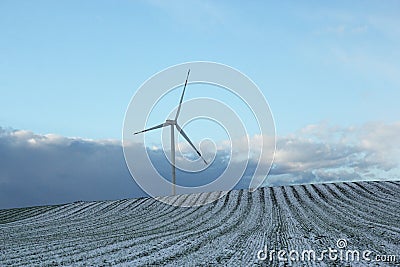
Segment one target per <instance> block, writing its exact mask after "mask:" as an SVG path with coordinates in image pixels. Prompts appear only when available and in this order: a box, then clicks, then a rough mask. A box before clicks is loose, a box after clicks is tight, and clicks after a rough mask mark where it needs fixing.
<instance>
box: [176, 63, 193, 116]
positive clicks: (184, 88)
mask: <svg viewBox="0 0 400 267" xmlns="http://www.w3.org/2000/svg"><path fill="white" fill-rule="evenodd" d="M189 73H190V69H189V70H188V73H187V76H186V81H185V86H184V87H183V91H182V95H181V100H180V101H179V106H178V110H177V111H176V115H175V121H176V120H177V119H178V116H179V113H180V112H181V106H182V102H183V95H184V94H185V90H186V85H187V82H188V79H189Z"/></svg>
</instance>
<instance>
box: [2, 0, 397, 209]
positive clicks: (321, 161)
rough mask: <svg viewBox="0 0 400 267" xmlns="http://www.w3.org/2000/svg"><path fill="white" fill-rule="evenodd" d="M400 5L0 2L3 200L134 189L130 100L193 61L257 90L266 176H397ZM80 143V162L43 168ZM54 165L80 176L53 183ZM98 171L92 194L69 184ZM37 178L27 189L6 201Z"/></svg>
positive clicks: (124, 193) (17, 202)
mask: <svg viewBox="0 0 400 267" xmlns="http://www.w3.org/2000/svg"><path fill="white" fill-rule="evenodd" d="M399 11H400V2H399V1H351V2H349V1H335V2H330V3H327V2H323V3H322V2H319V1H303V2H298V1H286V2H284V3H283V2H272V1H253V2H251V3H247V4H246V5H244V4H243V3H241V2H238V1H123V0H121V1H40V0H37V1H20V0H18V1H7V0H1V1H0V32H1V33H2V34H1V35H2V37H1V41H0V96H1V97H0V127H1V131H0V132H1V135H0V137H1V142H0V144H1V146H2V147H0V153H2V154H0V156H1V158H2V160H1V162H2V163H1V165H2V166H1V170H0V171H1V172H0V175H1V176H0V184H1V183H2V184H1V188H2V189H0V190H2V191H3V192H2V195H3V196H6V195H7V197H3V198H2V199H0V200H1V202H0V204H1V205H0V208H2V207H13V206H26V205H38V204H46V203H59V202H62V201H73V200H76V199H83V198H85V197H86V198H88V199H104V198H119V197H133V196H137V195H140V194H141V193H143V192H141V191H140V189H139V188H137V186H136V185H135V184H134V183H133V182H132V181H133V180H132V179H130V178H129V172H128V171H127V169H126V166H125V165H124V162H123V155H122V154H121V151H122V149H121V148H120V140H121V135H122V124H123V120H124V115H125V111H126V108H127V106H128V104H129V102H130V99H131V98H132V96H133V95H134V94H135V92H136V91H137V90H138V88H139V87H140V86H141V85H142V84H143V83H144V82H145V81H146V80H147V79H148V78H149V77H151V76H152V75H154V74H156V73H157V72H159V71H161V70H163V69H165V68H167V67H169V66H172V65H175V64H179V63H183V62H189V61H212V62H219V63H223V64H226V65H229V66H232V67H233V68H236V69H238V70H240V71H241V72H243V73H244V74H246V75H247V76H248V77H250V78H251V79H252V80H253V81H254V82H255V83H256V84H257V85H258V87H259V88H260V90H261V91H262V92H263V94H264V95H265V97H266V99H267V100H268V103H269V105H270V108H271V111H272V113H273V116H274V120H275V127H276V135H277V158H276V164H275V165H274V166H273V169H272V171H271V172H272V173H273V174H275V176H273V177H272V178H274V177H278V178H275V179H277V180H280V179H283V178H282V176H285V177H286V176H288V177H291V178H285V179H286V180H285V181H290V182H293V183H296V182H310V181H311V182H316V181H326V180H329V179H330V180H332V179H333V180H335V179H336V178H333V177H338V176H343V177H347V179H353V178H354V179H376V177H381V176H385V177H386V178H388V177H389V178H391V177H392V179H393V177H394V179H396V177H397V179H398V174H400V172H399V171H398V168H399V164H398V163H399V162H400V153H399V144H400V141H399V139H398V137H397V135H398V134H397V133H399V131H400V129H399V123H400V118H399V114H400V106H399V105H398V99H400V90H399V89H400V50H399V49H398V47H400V18H399V16H398V14H399ZM183 78H184V77H183ZM175 95H176V96H178V97H179V94H178V92H175ZM194 96H195V93H193V91H192V93H191V92H190V91H189V90H188V95H187V96H186V97H187V99H190V98H191V97H194ZM169 99H170V100H169ZM174 101H175V96H174V95H173V94H171V95H170V96H169V97H167V99H166V102H167V104H168V103H170V105H172V106H173V105H175V104H173V103H175V102H174ZM189 130H190V129H189V128H188V131H189ZM190 134H191V132H190V131H189V132H188V135H190ZM192 135H193V136H194V138H196V133H195V132H192ZM55 137H56V138H55ZM29 140H31V141H29ZM32 140H34V141H35V140H36V141H37V142H36V145H37V147H36V148H35V149H34V148H33V147H32V142H34V141H32ZM254 142H256V140H254ZM76 143H78V144H84V145H82V146H79V148H80V149H81V150H79V151H81V154H79V155H81V156H82V155H87V158H86V157H84V158H85V160H77V161H75V162H72V161H71V162H69V163H68V164H70V165H67V164H66V163H65V164H64V165H63V164H61V163H57V164H60V166H58V167H57V168H56V169H54V168H50V167H49V166H48V165H43V164H45V162H46V159H47V158H51V157H52V158H53V159H54V158H57V157H55V155H60V156H59V157H58V158H59V159H60V160H59V161H60V162H63V161H64V159H66V158H69V156H68V155H69V154H68V153H77V152H73V149H72V148H74V149H78V148H77V147H71V144H76ZM49 146H50V147H51V149H49ZM66 147H67V148H66ZM88 147H89V148H88ZM110 147H111V148H110ZM95 148H96V149H95ZM109 148H110V150H111V151H112V152H109V151H108V149H109ZM54 149H55V150H54ZM101 151H102V152H101ZM19 153H21V154H19ZM29 153H31V154H29ZM46 153H47V154H46ZM102 153H106V154H107V153H110V154H107V156H104V154H102ZM318 153H320V154H318ZM321 153H322V154H321ZM16 155H20V156H18V157H17V156H16ZM22 155H25V156H22ZM28 155H30V156H32V157H33V158H35V160H38V159H39V158H40V157H39V156H38V155H42V160H43V163H38V162H37V161H34V160H33V159H31V158H29V157H28ZM98 157H100V158H98ZM95 159H98V160H99V161H98V164H94V163H93V162H96V161H95ZM86 160H88V161H90V162H92V163H93V165H91V163H89V162H86ZM59 161H57V162H59ZM108 161H110V162H112V163H110V162H108ZM6 162H7V164H6ZM34 162H35V164H33V163H34ZM160 162H162V160H161V159H160ZM107 163H109V167H107V168H110V169H108V170H103V171H101V168H106V167H105V166H101V167H99V166H100V165H107ZM311 163H312V164H311ZM160 164H161V165H162V164H164V163H160ZM53 165H56V163H53ZM13 166H14V167H13ZM20 166H30V167H26V168H23V169H21V168H20ZM90 166H92V167H90ZM93 166H96V167H93ZM111 166H114V167H115V170H114V169H111ZM98 168H100V170H99V169H98ZM72 170H75V173H72ZM76 170H82V173H83V174H85V175H83V174H80V172H78V171H76ZM1 173H2V174H1ZM60 173H62V175H60ZM105 173H108V175H105ZM343 173H344V174H343ZM103 174H104V175H103ZM374 174H375V176H374ZM63 175H64V176H65V177H67V178H70V179H71V181H75V182H71V184H70V185H69V186H67V185H62V183H60V182H56V181H55V180H57V179H60V177H62V176H63ZM96 175H97V176H98V177H99V181H100V180H101V181H102V182H100V183H99V185H98V186H97V187H96V188H97V189H95V190H92V191H91V192H92V193H91V195H90V196H87V195H85V194H84V192H83V191H84V190H83V189H82V190H83V191H82V192H81V193H77V192H76V190H75V191H74V190H73V186H76V185H80V186H81V188H86V187H88V186H89V185H92V186H93V181H88V180H85V179H89V178H85V177H89V176H91V177H92V176H96ZM35 177H36V178H35ZM40 177H42V178H43V177H45V178H43V179H50V180H51V181H52V182H51V183H50V185H48V184H49V183H45V182H43V183H42V182H39V180H40V179H41V178H40ZM54 177H57V179H56V178H54ZM110 177H112V181H111V180H107V179H111V178H110ZM121 177H123V178H121ZM272 178H271V179H270V184H277V182H275V180H274V179H272ZM35 179H36V180H35ZM52 179H53V180H52ZM90 179H93V177H92V178H90ZM90 179H89V180H90ZM116 180H117V181H118V182H117V183H116V182H115V181H116ZM41 183H42V185H41V186H39V184H41ZM74 183H75V184H74ZM32 184H37V185H38V189H37V193H35V194H36V195H34V194H33V193H32V197H31V198H29V197H26V198H24V199H21V198H19V199H16V198H12V196H13V195H15V194H17V196H18V195H25V196H26V195H28V196H29V194H27V193H26V192H27V191H29V190H27V189H28V188H29V186H31V185H32ZM94 184H96V183H94ZM109 186H114V187H115V188H114V191H112V190H108V191H112V192H108V191H107V190H105V189H104V188H107V187H109ZM129 186H132V188H133V189H132V190H127V188H129ZM62 188H63V190H64V191H65V192H63V193H62V194H61V193H59V194H57V193H54V194H55V195H57V196H51V194H48V193H43V192H47V191H52V190H54V192H61V191H60V190H61V189H62ZM68 188H69V189H68ZM57 190H58V191H57ZM96 190H97V191H96ZM18 192H19V193H18ZM22 192H24V193H22ZM95 192H96V193H95ZM6 193H7V194H6ZM41 195H45V197H43V196H41ZM61 196H63V197H61Z"/></svg>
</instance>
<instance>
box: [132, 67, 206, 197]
mask: <svg viewBox="0 0 400 267" xmlns="http://www.w3.org/2000/svg"><path fill="white" fill-rule="evenodd" d="M189 73H190V69H189V70H188V73H187V76H186V81H185V86H184V87H183V91H182V96H181V100H180V101H179V106H178V110H177V111H176V115H175V119H174V120H166V121H165V122H164V123H161V124H159V125H157V126H154V127H151V128H148V129H145V130H142V131H139V132H136V133H133V134H134V135H135V134H140V133H144V132H148V131H151V130H155V129H158V128H162V127H166V126H171V161H172V162H171V163H172V164H171V167H172V194H173V195H175V185H176V171H175V135H174V130H175V127H176V129H177V130H178V132H179V133H180V134H181V135H182V136H183V138H185V139H186V141H187V142H188V143H189V145H190V146H191V147H192V148H193V149H194V150H195V151H196V153H197V155H199V157H200V158H201V159H202V160H203V161H204V163H205V164H206V165H207V161H206V160H205V159H204V158H203V156H202V155H201V153H200V152H199V151H198V150H197V149H196V147H195V146H194V145H193V143H192V141H190V139H189V137H188V136H187V135H186V133H185V132H184V131H183V129H182V128H181V127H180V126H179V124H178V117H179V113H180V112H181V106H182V102H183V96H184V94H185V90H186V85H187V82H188V78H189ZM174 126H175V127H174Z"/></svg>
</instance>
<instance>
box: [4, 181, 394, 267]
mask: <svg viewBox="0 0 400 267" xmlns="http://www.w3.org/2000/svg"><path fill="white" fill-rule="evenodd" d="M215 194H220V193H218V192H216V193H204V194H200V195H181V196H176V197H171V198H173V200H174V201H176V202H184V201H193V198H197V200H196V201H204V200H205V199H207V198H209V197H215ZM399 208H400V182H358V183H337V184H319V185H299V186H286V187H270V188H261V189H258V190H256V191H255V192H253V193H250V192H248V191H246V190H240V191H231V192H229V193H228V194H227V195H226V196H224V197H222V198H221V199H219V200H218V201H215V202H213V203H211V204H208V205H205V206H200V207H192V208H181V207H174V206H169V205H166V204H163V203H161V202H158V201H156V200H154V199H151V198H145V199H127V200H118V201H97V202H78V203H71V204H66V205H59V206H49V207H33V208H25V209H11V210H0V266H21V265H23V266H26V265H39V266H58V265H74V266H79V265H85V266H108V265H124V266H125V265H126V266H141V265H144V266H147V265H170V266H199V265H206V266H209V265H228V266H243V265H244V266H248V265H265V266H291V265H292V266H396V264H397V265H399V264H400V213H399V211H400V209H399ZM339 239H343V240H345V241H347V246H345V247H343V246H342V247H338V244H337V241H338V240H339ZM343 240H342V241H343ZM265 247H266V249H265ZM328 249H332V250H333V249H336V250H337V252H336V253H333V252H332V253H333V254H331V256H332V259H331V258H329V257H328V254H325V255H324V254H322V255H323V257H322V258H323V259H318V258H319V257H321V253H322V251H323V250H328ZM260 250H263V251H262V252H260ZM272 250H275V251H279V250H282V251H286V255H283V256H282V255H281V256H282V258H286V259H287V261H284V260H283V259H279V257H278V255H277V252H272V255H270V254H271V251H272ZM290 250H295V251H297V252H298V253H299V254H300V255H301V254H302V253H303V252H304V251H305V250H313V251H315V253H316V256H315V258H311V259H308V258H304V260H303V259H302V258H301V256H300V255H299V257H298V258H296V253H295V252H293V253H291V254H290V257H291V258H292V260H290V259H288V257H289V255H288V253H289V251H290ZM349 250H351V251H353V252H352V253H356V252H354V251H355V250H356V251H357V252H359V253H360V259H359V261H356V260H352V258H347V259H346V258H345V256H344V255H346V254H347V253H348V251H349ZM264 251H266V252H267V254H268V255H267V256H266V255H265V253H264ZM365 251H371V252H370V254H368V257H367V259H370V260H371V261H366V260H364V259H363V258H362V253H364V252H365ZM281 253H282V252H281ZM366 253H368V252H366ZM257 254H259V255H258V256H260V257H261V259H258V258H257ZM305 255H306V254H305ZM335 255H336V257H337V259H336V260H334V257H333V256H335ZM341 255H342V256H341ZM347 255H351V254H347ZM389 255H395V256H396V257H395V261H396V262H395V263H394V262H376V259H377V258H376V257H377V256H379V257H380V259H383V257H384V256H389ZM269 256H272V257H271V259H270V258H269ZM263 257H264V258H263ZM340 257H342V258H340ZM391 260H393V258H392V259H391ZM374 261H375V262H374Z"/></svg>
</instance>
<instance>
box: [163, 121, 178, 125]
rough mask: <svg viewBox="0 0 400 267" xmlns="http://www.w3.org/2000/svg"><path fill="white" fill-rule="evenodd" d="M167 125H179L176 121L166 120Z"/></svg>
mask: <svg viewBox="0 0 400 267" xmlns="http://www.w3.org/2000/svg"><path fill="white" fill-rule="evenodd" d="M165 124H166V125H176V124H177V123H176V120H166V121H165Z"/></svg>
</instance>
